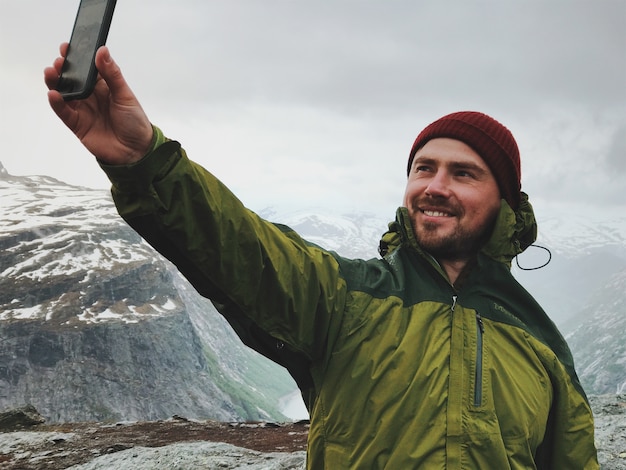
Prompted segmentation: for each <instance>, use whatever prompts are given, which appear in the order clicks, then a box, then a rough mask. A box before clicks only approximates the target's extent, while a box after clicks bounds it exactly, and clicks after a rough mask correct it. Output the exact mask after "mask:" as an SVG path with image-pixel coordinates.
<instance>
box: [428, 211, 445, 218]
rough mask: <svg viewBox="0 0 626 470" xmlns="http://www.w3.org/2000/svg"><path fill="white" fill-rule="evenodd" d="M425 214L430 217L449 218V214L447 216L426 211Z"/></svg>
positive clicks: (438, 212)
mask: <svg viewBox="0 0 626 470" xmlns="http://www.w3.org/2000/svg"><path fill="white" fill-rule="evenodd" d="M424 214H426V215H428V216H430V217H449V215H448V214H446V213H445V212H440V211H424Z"/></svg>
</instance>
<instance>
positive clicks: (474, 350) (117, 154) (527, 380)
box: [44, 45, 598, 470]
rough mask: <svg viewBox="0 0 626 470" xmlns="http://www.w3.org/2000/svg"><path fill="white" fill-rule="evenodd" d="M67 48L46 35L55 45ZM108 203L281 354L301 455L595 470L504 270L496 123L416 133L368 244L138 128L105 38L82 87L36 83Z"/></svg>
mask: <svg viewBox="0 0 626 470" xmlns="http://www.w3.org/2000/svg"><path fill="white" fill-rule="evenodd" d="M65 50H66V46H65V45H64V46H62V48H61V55H62V56H63V55H64V54H65ZM62 62H63V58H62V57H60V58H58V59H57V60H56V61H55V63H54V66H53V67H49V68H47V69H46V70H45V72H44V74H45V80H46V83H47V85H48V87H49V88H51V91H50V92H49V93H48V97H49V101H50V104H51V106H52V108H53V109H54V111H55V112H56V113H57V115H58V116H59V117H60V118H61V119H62V120H63V122H65V123H66V124H67V125H68V127H69V128H70V129H71V130H72V131H73V132H74V133H75V134H76V135H77V136H78V137H79V138H80V139H81V141H82V142H83V144H84V145H85V146H86V147H87V149H88V150H90V151H91V152H92V153H93V154H94V155H95V156H96V157H97V158H98V160H99V162H100V164H101V166H102V168H103V169H104V171H105V172H106V173H107V175H108V176H109V178H110V179H111V181H112V183H113V187H112V193H113V196H114V199H115V202H116V205H117V208H118V210H119V212H120V214H121V215H122V217H123V218H124V219H125V220H126V221H127V222H128V223H129V224H130V225H131V226H132V227H133V228H135V230H137V231H138V232H139V233H140V234H141V235H142V236H143V237H144V238H145V239H146V240H147V241H148V242H150V243H151V244H152V245H153V246H154V247H155V248H156V249H158V250H159V251H160V252H161V253H163V254H164V255H165V256H167V257H168V258H169V259H171V260H172V261H173V262H174V263H175V264H176V265H177V266H178V268H179V269H180V271H181V272H182V273H183V274H185V276H186V277H187V278H188V279H189V280H190V282H191V283H192V284H193V285H194V287H195V288H196V289H197V290H198V291H199V292H200V293H201V294H203V295H205V296H206V297H208V298H210V299H212V300H213V301H214V303H215V304H216V305H217V306H218V309H219V310H220V312H221V313H222V314H223V315H224V316H225V317H226V318H227V319H228V321H229V322H230V323H231V325H233V327H234V328H235V330H236V331H237V333H238V334H239V335H240V336H241V338H242V339H243V340H244V341H245V342H246V343H248V344H249V345H251V346H252V347H254V348H256V349H257V350H259V351H260V352H262V353H263V354H265V355H267V356H268V357H271V358H273V359H274V360H276V361H277V362H279V363H281V364H283V365H285V366H286V367H287V368H288V369H289V371H290V372H291V373H292V375H293V376H294V378H295V379H296V381H297V382H298V384H299V386H300V387H301V389H302V392H303V396H304V398H305V402H306V403H307V406H308V408H309V412H310V415H311V429H310V434H309V445H308V459H307V465H308V468H311V469H322V468H328V469H348V468H359V469H361V468H363V469H379V468H387V469H413V468H425V469H431V468H433V469H435V468H449V469H458V468H476V469H486V468H493V469H498V470H499V469H507V468H511V469H528V468H540V469H561V468H563V469H595V468H598V463H597V458H596V450H595V447H594V437H593V418H592V414H591V410H590V408H589V405H588V403H587V400H586V398H585V395H584V392H583V390H582V388H581V386H580V384H579V382H578V379H577V377H576V373H575V371H574V367H573V363H572V358H571V354H570V352H569V350H568V348H567V345H566V343H565V341H564V340H563V338H562V337H561V335H560V334H559V332H558V331H557V329H556V327H555V326H554V324H553V323H552V322H551V321H550V320H549V319H548V317H547V316H546V315H545V313H544V312H543V310H542V309H541V308H540V306H539V305H538V304H537V303H536V302H535V301H534V300H533V298H532V297H531V296H530V295H529V294H528V293H527V292H526V291H525V290H524V289H523V288H522V287H521V286H519V284H518V283H517V282H516V281H515V280H514V279H513V277H512V276H511V274H510V270H509V267H510V262H511V259H512V258H513V257H514V256H515V255H517V254H518V253H520V252H521V251H523V250H524V249H525V248H526V247H527V246H529V245H530V244H531V243H532V242H533V241H534V239H535V236H536V225H535V219H534V216H533V212H532V208H531V206H530V204H529V203H528V199H527V197H526V195H525V194H524V193H522V192H521V191H520V189H521V187H520V161H519V152H518V149H517V144H516V143H515V140H514V139H513V136H512V135H511V133H510V132H509V131H508V130H507V129H506V128H505V127H504V126H502V125H501V124H500V123H498V122H497V121H495V120H494V119H492V118H491V117H489V116H486V115H484V114H481V113H475V112H461V113H454V114H451V115H448V116H444V117H443V118H441V119H438V120H437V121H435V122H434V123H433V124H431V125H430V126H428V127H427V128H426V129H424V130H423V131H422V132H421V133H420V134H419V135H418V137H417V139H416V141H415V143H414V145H413V148H412V150H411V153H410V158H409V165H408V181H407V186H406V191H405V196H404V207H401V208H400V209H399V210H398V212H397V216H396V220H395V222H394V223H392V224H390V227H389V231H388V232H387V233H386V234H385V235H384V236H383V239H382V241H381V245H380V251H381V254H382V255H383V258H382V259H374V260H369V261H363V260H349V259H345V258H342V257H340V256H338V255H336V254H334V253H331V252H328V251H326V250H324V249H322V248H319V247H317V246H314V245H311V244H309V243H307V242H306V241H305V240H302V239H301V238H300V237H299V236H298V235H297V234H296V233H294V232H293V231H292V230H290V229H289V228H287V227H284V226H279V225H274V224H271V223H269V222H266V221H264V220H262V219H260V218H259V217H258V216H256V215H255V214H254V213H252V212H251V211H249V210H247V209H245V208H244V207H243V206H242V205H241V203H240V202H239V201H238V200H237V199H236V198H235V197H234V196H233V195H232V194H231V193H230V192H229V191H228V189H227V188H225V187H224V186H223V185H222V183H221V182H220V181H218V180H217V179H216V178H215V177H214V176H213V175H211V174H210V173H209V172H207V171H206V170H205V169H203V168H201V167H200V166H198V165H196V164H194V163H193V162H191V161H190V160H188V159H187V157H186V154H185V152H184V151H183V150H182V149H181V147H180V145H179V144H178V143H177V142H174V141H169V140H167V139H166V138H165V137H164V136H163V134H162V133H161V131H160V130H159V129H158V128H156V127H153V126H151V124H150V121H149V120H148V119H147V117H146V116H145V114H144V113H143V111H142V109H141V107H140V105H139V103H138V102H137V100H136V99H135V97H134V95H133V93H132V92H131V90H130V89H129V87H128V86H127V84H126V83H125V81H124V78H123V76H122V74H121V72H120V70H119V68H118V67H117V65H116V64H115V63H114V62H113V61H112V59H111V57H110V55H109V52H108V50H107V49H106V48H101V49H100V50H99V51H98V53H97V56H96V64H97V67H98V70H99V71H100V73H101V79H100V80H99V81H98V84H97V86H96V90H95V92H94V95H93V96H91V97H89V98H88V99H86V100H84V101H82V102H69V103H66V102H63V100H62V98H61V97H60V95H59V94H58V93H57V92H56V91H53V88H54V85H55V83H56V80H57V79H58V75H59V71H60V69H61V65H62Z"/></svg>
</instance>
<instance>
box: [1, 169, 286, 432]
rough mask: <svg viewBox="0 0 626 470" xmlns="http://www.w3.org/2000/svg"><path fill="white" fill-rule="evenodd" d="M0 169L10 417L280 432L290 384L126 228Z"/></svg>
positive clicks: (98, 199) (86, 197)
mask: <svg viewBox="0 0 626 470" xmlns="http://www.w3.org/2000/svg"><path fill="white" fill-rule="evenodd" d="M2 170H3V168H1V166H0V200H1V201H2V205H1V210H0V409H4V408H10V407H14V406H19V405H22V404H24V403H31V404H33V405H34V406H35V407H36V408H37V409H38V410H39V411H40V412H41V413H42V414H43V415H44V416H45V417H46V418H47V419H48V420H49V421H72V420H73V421H90V420H105V419H115V420H133V419H142V420H150V419H161V418H168V417H171V416H172V415H175V414H178V415H182V416H186V417H191V418H193V417H196V418H212V419H220V420H240V419H284V416H283V415H282V414H281V413H280V411H279V399H280V398H281V397H282V396H284V395H287V394H288V393H290V392H291V391H292V390H293V388H294V384H293V381H292V380H291V378H290V377H289V376H288V374H287V373H286V372H285V371H284V370H283V369H282V368H280V367H278V366H276V365H274V364H273V363H270V362H269V361H267V360H265V359H264V358H262V357H261V356H259V355H258V354H256V353H254V352H252V351H251V350H250V349H248V348H246V347H245V346H243V345H242V344H241V342H240V341H239V339H238V338H237V337H236V336H235V335H234V333H233V332H232V330H231V329H230V327H229V326H228V325H227V324H226V322H225V321H224V320H223V319H222V317H221V316H220V315H219V314H218V313H217V312H216V311H215V309H214V308H213V306H212V304H211V303H210V302H209V301H208V300H206V299H204V298H202V297H200V296H199V295H198V294H197V293H196V292H195V290H193V289H192V288H190V287H189V284H188V283H187V282H186V280H184V279H183V278H182V277H181V276H180V275H179V274H178V272H177V271H176V270H175V269H174V268H173V267H172V266H171V264H170V263H169V262H167V261H166V260H164V259H163V258H162V257H160V256H159V255H158V254H156V253H155V252H154V250H152V248H151V247H149V246H148V245H147V244H146V243H144V242H143V241H142V240H141V238H140V237H139V236H138V235H137V234H136V233H135V232H134V231H133V230H132V229H130V228H129V227H128V226H127V225H126V224H125V223H124V222H123V221H122V220H121V219H120V218H119V216H118V215H117V213H116V211H115V208H114V206H113V203H112V201H111V199H110V195H109V194H108V192H107V191H95V190H90V189H85V188H80V187H74V186H68V185H66V184H64V183H61V182H59V181H57V180H54V179H51V178H47V177H38V176H33V177H13V176H10V175H8V174H7V173H6V171H2Z"/></svg>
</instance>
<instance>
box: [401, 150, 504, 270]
mask: <svg viewBox="0 0 626 470" xmlns="http://www.w3.org/2000/svg"><path fill="white" fill-rule="evenodd" d="M404 205H405V206H406V207H407V208H408V211H409V215H410V217H411V221H412V222H413V230H414V232H415V236H416V237H417V240H418V242H419V244H420V246H421V247H422V248H423V249H424V250H426V251H427V252H429V253H430V254H431V255H433V256H434V257H435V258H436V259H439V260H441V259H445V260H461V259H467V258H469V257H470V256H472V255H474V254H475V253H477V252H478V250H480V248H481V246H482V245H483V244H484V243H485V242H486V241H487V239H488V238H489V236H490V235H491V232H492V230H493V224H494V222H495V219H496V216H497V215H498V212H499V209H500V190H499V189H498V184H497V183H496V180H495V178H494V176H493V174H492V173H491V170H490V169H489V167H488V166H487V164H486V163H485V161H484V160H483V159H482V158H480V156H479V155H478V154H477V153H476V152H475V151H474V150H473V149H472V148H471V147H469V146H468V145H466V144H465V143H463V142H461V141H459V140H454V139H447V138H438V139H432V140H429V141H428V142H427V143H426V145H424V146H423V147H422V148H421V149H420V150H418V151H417V153H416V154H415V158H414V159H413V164H412V166H411V170H410V172H409V177H408V181H407V185H406V191H405V194H404Z"/></svg>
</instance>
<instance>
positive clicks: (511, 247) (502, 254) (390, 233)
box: [378, 193, 537, 268]
mask: <svg viewBox="0 0 626 470" xmlns="http://www.w3.org/2000/svg"><path fill="white" fill-rule="evenodd" d="M536 238H537V222H536V220H535V214H534V212H533V208H532V206H531V204H530V202H529V201H528V195H527V194H526V193H521V202H520V205H519V207H518V209H517V210H516V211H514V210H513V209H511V207H510V206H509V204H508V203H507V202H506V201H505V200H504V199H502V201H501V203H500V212H499V213H498V217H497V219H496V224H495V227H494V230H493V233H492V234H491V237H490V238H489V240H488V241H487V243H486V244H485V246H484V247H483V248H482V250H481V253H483V254H485V255H487V256H488V257H490V258H492V259H494V260H496V261H499V262H501V263H504V264H506V265H507V266H508V267H509V268H510V266H511V260H512V259H513V258H514V257H515V256H517V255H518V254H520V253H521V252H523V251H524V250H525V249H526V248H528V247H529V246H530V245H532V243H533V242H534V241H535V240H536ZM401 245H405V246H408V247H410V248H411V249H413V250H415V251H417V252H418V253H420V254H421V255H422V256H425V257H426V258H429V259H431V258H432V257H431V256H430V255H428V254H427V253H425V252H424V250H422V248H421V247H420V246H419V243H418V242H417V239H416V238H415V232H414V231H413V227H412V225H411V219H410V217H409V213H408V210H407V208H406V207H400V208H398V210H397V212H396V220H395V221H393V222H391V223H390V224H389V229H388V230H387V232H386V233H385V234H384V235H383V236H382V238H381V240H380V245H379V248H378V251H379V252H380V254H381V256H383V257H384V256H386V255H388V254H390V253H392V252H393V251H395V250H396V249H397V248H399V247H400V246H401ZM432 261H434V260H432Z"/></svg>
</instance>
